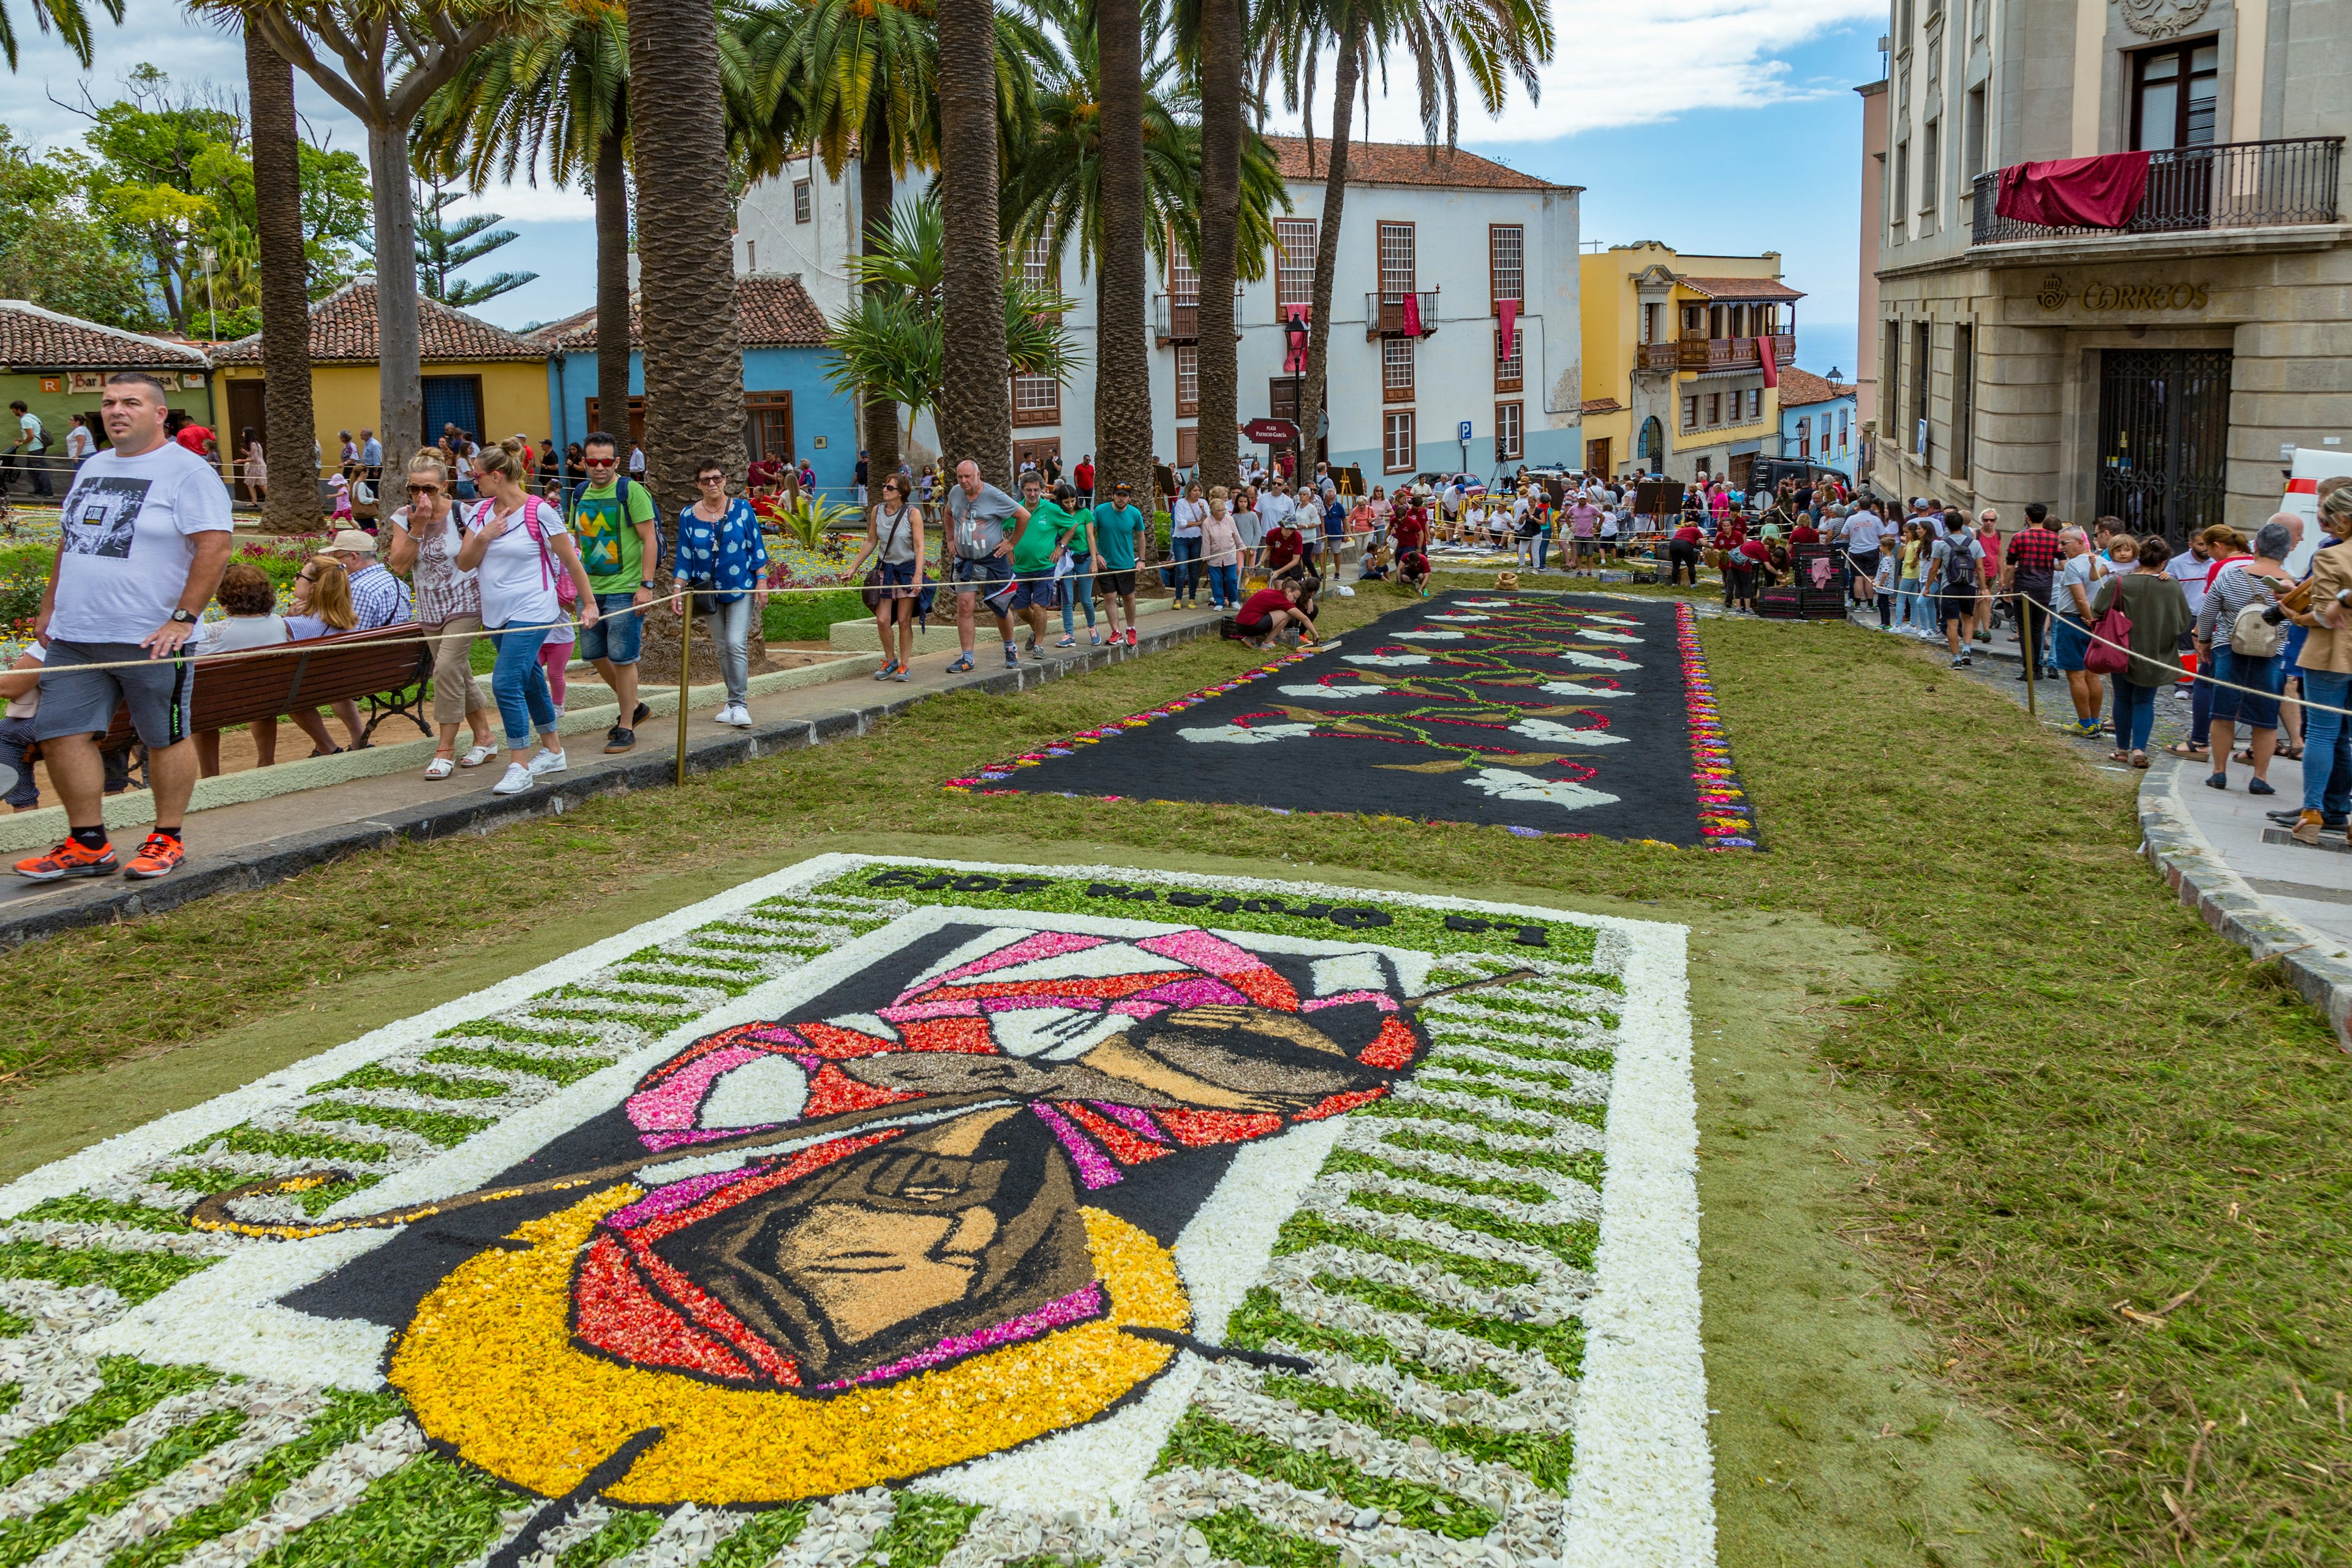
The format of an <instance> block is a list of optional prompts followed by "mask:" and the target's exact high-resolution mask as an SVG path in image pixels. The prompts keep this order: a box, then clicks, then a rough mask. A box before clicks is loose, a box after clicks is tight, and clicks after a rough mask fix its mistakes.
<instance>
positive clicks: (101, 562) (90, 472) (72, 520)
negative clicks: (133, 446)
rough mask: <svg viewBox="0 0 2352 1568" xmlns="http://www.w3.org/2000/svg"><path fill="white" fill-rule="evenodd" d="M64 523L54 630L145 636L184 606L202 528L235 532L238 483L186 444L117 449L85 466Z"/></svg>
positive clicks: (126, 638) (75, 635)
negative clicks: (231, 491)
mask: <svg viewBox="0 0 2352 1568" xmlns="http://www.w3.org/2000/svg"><path fill="white" fill-rule="evenodd" d="M64 523H65V535H64V551H63V552H62V553H61V554H59V555H58V597H57V610H56V613H55V614H54V615H53V616H51V617H50V619H49V635H50V636H51V637H55V638H58V640H60V641H63V642H85V643H88V642H122V643H135V642H137V641H138V640H139V639H140V638H141V637H145V636H146V635H147V634H148V633H150V632H152V631H153V630H154V629H155V628H156V627H157V626H162V625H163V623H164V622H165V621H167V620H169V619H171V618H172V612H173V610H174V609H176V608H177V607H178V606H179V603H180V595H182V594H184V593H185V592H186V591H187V587H188V568H189V566H190V565H191V564H193V563H194V561H195V558H196V540H195V536H196V535H197V534H199V533H209V532H213V531H222V532H226V531H227V530H228V527H229V515H228V489H227V487H226V486H224V485H223V484H222V483H221V481H220V476H219V475H218V474H216V473H215V472H213V470H212V468H210V467H209V466H208V465H207V464H206V463H205V460H204V459H203V458H199V457H197V456H196V455H195V454H194V453H193V452H191V451H189V450H188V449H187V448H186V447H180V446H174V445H173V443H171V442H169V441H166V442H165V443H163V445H162V446H161V447H156V448H155V449H154V450H153V451H152V452H142V453H141V454H140V455H139V456H137V457H135V458H126V457H124V456H123V455H122V454H121V453H120V452H118V451H116V450H115V449H114V448H113V447H108V448H107V449H106V450H105V451H103V452H100V453H99V454H98V455H97V456H96V457H94V458H90V459H89V461H88V462H86V463H84V464H83V465H82V466H81V467H80V468H79V469H78V470H76V472H75V474H74V482H73V489H71V490H69V491H68V492H67V495H66V504H65V510H64Z"/></svg>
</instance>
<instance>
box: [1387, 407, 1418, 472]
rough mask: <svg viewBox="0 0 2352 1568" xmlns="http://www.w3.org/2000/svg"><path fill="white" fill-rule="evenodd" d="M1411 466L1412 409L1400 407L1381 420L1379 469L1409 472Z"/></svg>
mask: <svg viewBox="0 0 2352 1568" xmlns="http://www.w3.org/2000/svg"><path fill="white" fill-rule="evenodd" d="M1412 467H1413V441H1412V409H1410V408H1400V409H1397V410H1395V411H1393V412H1392V413H1391V414H1389V415H1388V416H1386V417H1384V418H1383V419H1382V420H1381V472H1382V473H1388V474H1409V473H1411V472H1412Z"/></svg>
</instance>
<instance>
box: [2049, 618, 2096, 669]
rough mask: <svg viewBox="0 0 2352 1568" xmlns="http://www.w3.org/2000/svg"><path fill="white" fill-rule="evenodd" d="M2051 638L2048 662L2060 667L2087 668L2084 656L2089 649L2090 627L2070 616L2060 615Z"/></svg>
mask: <svg viewBox="0 0 2352 1568" xmlns="http://www.w3.org/2000/svg"><path fill="white" fill-rule="evenodd" d="M2056 624H2057V631H2056V633H2055V635H2054V636H2053V637H2052V638H2051V645H2052V646H2051V651H2050V662H2051V663H2052V664H2053V665H2055V666H2057V667H2058V668H2060V669H2087V668H2090V667H2089V666H2088V665H2086V664H2084V662H2083V658H2084V655H2086V654H2088V653H2089V652H2090V651H2091V629H2090V628H2089V627H2088V626H2084V624H2083V623H2082V622H2080V621H2078V620H2076V619H2075V618H2074V616H2059V617H2058V620H2057V623H2056Z"/></svg>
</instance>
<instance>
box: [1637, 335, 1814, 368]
mask: <svg viewBox="0 0 2352 1568" xmlns="http://www.w3.org/2000/svg"><path fill="white" fill-rule="evenodd" d="M1796 357H1797V338H1796V334H1795V333H1793V332H1779V333H1774V334H1772V363H1774V364H1776V365H1780V364H1787V363H1790V361H1792V360H1794V359H1795V358H1796ZM1763 363H1764V362H1763V360H1762V359H1761V358H1760V357H1759V355H1758V354H1757V353H1756V340H1755V339H1754V338H1684V339H1681V340H1680V341H1678V342H1671V343H1643V345H1642V365H1641V368H1642V369H1643V370H1755V369H1758V368H1759V367H1760V366H1761V365H1762V364H1763Z"/></svg>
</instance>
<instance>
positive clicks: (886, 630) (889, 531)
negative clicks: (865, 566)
mask: <svg viewBox="0 0 2352 1568" xmlns="http://www.w3.org/2000/svg"><path fill="white" fill-rule="evenodd" d="M911 488H912V485H911V482H910V481H909V480H908V478H907V476H906V475H904V474H888V475H885V476H884V477H883V480H882V500H881V502H880V503H879V504H878V505H877V506H874V507H872V508H870V509H868V510H867V512H866V554H867V555H869V556H871V557H873V558H874V563H875V568H876V570H877V571H878V572H880V573H881V574H882V580H881V582H880V584H878V585H877V588H876V590H875V591H876V592H877V593H879V594H880V595H882V596H881V598H880V599H878V600H877V601H876V603H875V605H874V628H875V633H876V635H877V637H880V638H881V647H882V668H879V669H877V670H876V671H875V672H874V679H877V680H909V679H913V677H912V676H911V675H910V674H909V673H908V668H909V666H910V665H911V664H912V663H913V661H914V658H915V611H916V609H917V608H918V607H919V601H920V600H921V598H922V594H923V509H922V508H921V507H919V506H917V505H916V504H915V503H914V501H913V500H912V499H911V498H910V497H909V496H908V493H907V492H908V490H909V489H911ZM893 627H896V628H897V631H898V644H897V647H898V651H897V652H896V653H893V652H891V646H892V645H891V630H892V628H893Z"/></svg>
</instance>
